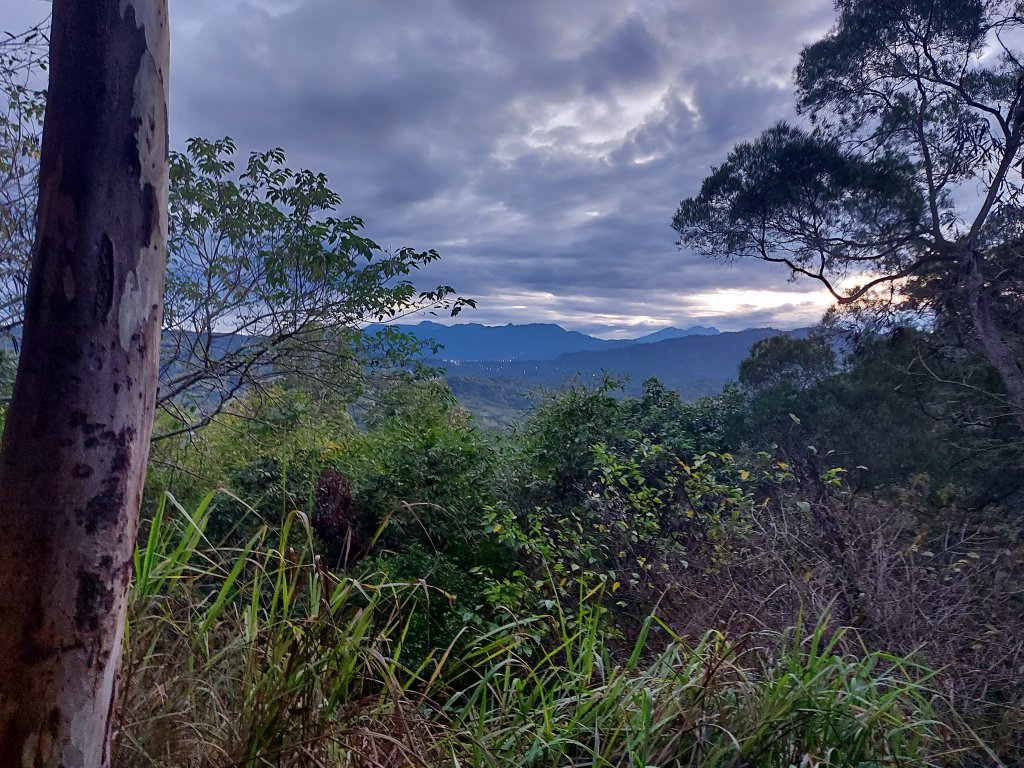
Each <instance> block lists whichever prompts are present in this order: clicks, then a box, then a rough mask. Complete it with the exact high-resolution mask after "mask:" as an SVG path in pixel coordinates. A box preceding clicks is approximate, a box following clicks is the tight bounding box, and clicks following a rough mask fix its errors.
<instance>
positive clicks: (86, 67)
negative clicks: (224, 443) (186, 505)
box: [0, 0, 169, 768]
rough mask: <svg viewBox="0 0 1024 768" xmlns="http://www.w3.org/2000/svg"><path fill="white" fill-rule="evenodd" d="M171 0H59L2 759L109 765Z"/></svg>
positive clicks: (15, 490)
mask: <svg viewBox="0 0 1024 768" xmlns="http://www.w3.org/2000/svg"><path fill="white" fill-rule="evenodd" d="M168 40H169V34H168V21H167V0H118V1H117V2H115V1H114V0H54V3H53V28H52V33H51V58H50V88H49V95H48V104H47V110H46V118H45V121H44V128H43V147H42V158H41V161H40V162H41V170H40V194H39V213H38V223H37V231H36V242H35V248H34V251H33V263H32V272H31V277H30V281H29V289H28V300H27V305H26V312H25V325H24V336H23V344H22V351H21V358H20V361H19V366H18V377H17V380H16V383H15V388H14V396H13V399H12V401H11V405H10V409H9V412H8V417H7V427H6V430H5V432H4V437H3V444H2V447H0V765H4V766H7V765H11V766H65V767H66V768H78V767H81V768H101V767H103V766H107V765H109V762H110V749H109V744H110V726H111V718H112V713H113V706H114V701H115V699H116V695H117V676H118V668H119V664H120V657H121V644H122V635H123V631H124V628H123V625H124V615H125V601H126V594H127V590H128V584H129V580H130V577H131V555H132V549H133V546H134V544H135V536H136V529H137V524H138V511H139V504H140V502H141V494H142V487H143V479H144V473H145V466H146V459H147V455H148V450H149V437H150V432H151V429H152V418H153V405H154V399H155V394H156V375H157V362H158V354H159V344H160V325H161V303H162V294H163V276H164V269H165V264H166V233H167V151H168V147H167V77H168V62H169V43H168Z"/></svg>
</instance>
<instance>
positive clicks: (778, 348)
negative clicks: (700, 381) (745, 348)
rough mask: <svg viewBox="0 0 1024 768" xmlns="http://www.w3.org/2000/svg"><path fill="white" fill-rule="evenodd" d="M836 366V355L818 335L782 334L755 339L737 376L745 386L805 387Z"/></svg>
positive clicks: (768, 387) (803, 388)
mask: <svg viewBox="0 0 1024 768" xmlns="http://www.w3.org/2000/svg"><path fill="white" fill-rule="evenodd" d="M835 370H836V355H835V352H833V351H832V347H831V346H829V343H828V340H827V339H825V338H824V337H822V336H820V335H814V336H811V337H809V338H806V339H794V338H791V337H789V336H786V335H784V334H779V335H778V336H771V337H769V338H767V339H764V340H762V341H759V342H757V344H755V345H754V346H753V348H752V349H751V350H750V355H749V356H748V357H747V358H746V359H745V360H744V361H743V362H742V363H740V372H739V380H740V384H742V385H743V386H744V387H746V388H747V389H751V390H754V391H763V390H766V389H771V388H776V387H785V388H787V389H791V390H798V391H799V390H805V389H807V388H809V387H812V386H814V385H815V384H816V383H818V382H819V381H821V380H822V379H824V378H826V377H827V376H829V375H830V374H832V373H835Z"/></svg>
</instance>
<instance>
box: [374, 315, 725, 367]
mask: <svg viewBox="0 0 1024 768" xmlns="http://www.w3.org/2000/svg"><path fill="white" fill-rule="evenodd" d="M380 327H382V326H370V327H369V328H367V331H368V332H370V333H374V332H376V330H377V329H378V328H380ZM394 327H396V328H398V329H399V330H402V331H404V332H406V333H409V334H412V335H413V336H415V337H416V338H418V339H422V340H424V341H426V340H433V341H436V342H437V343H438V344H440V345H441V347H442V350H441V351H440V352H439V353H438V354H437V356H436V357H437V358H438V359H439V360H452V361H458V362H489V361H514V360H555V359H557V358H558V357H560V356H561V355H565V354H569V353H573V352H598V351H605V350H611V349H617V348H622V347H629V346H633V345H636V344H648V343H652V342H657V341H662V340H665V339H674V338H686V337H689V336H710V335H717V334H718V333H719V331H718V330H717V329H716V328H709V327H706V326H703V325H698V326H694V327H693V328H664V329H662V330H660V331H655V332H654V333H650V334H647V335H646V336H641V337H639V338H636V339H599V338H596V337H594V336H588V335H587V334H585V333H580V332H579V331H567V330H566V329H564V328H562V327H561V326H560V325H555V324H554V323H528V324H525V325H513V324H511V323H510V324H508V325H481V324H480V323H456V324H454V325H442V324H441V323H435V322H431V321H429V320H427V321H424V322H422V323H418V324H416V325H397V326H394Z"/></svg>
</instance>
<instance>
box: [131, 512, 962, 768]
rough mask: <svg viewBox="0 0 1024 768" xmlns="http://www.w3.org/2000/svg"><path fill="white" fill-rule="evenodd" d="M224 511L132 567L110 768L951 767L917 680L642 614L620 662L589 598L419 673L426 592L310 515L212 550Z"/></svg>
mask: <svg viewBox="0 0 1024 768" xmlns="http://www.w3.org/2000/svg"><path fill="white" fill-rule="evenodd" d="M213 500H214V497H213V495H210V496H208V497H207V498H206V499H204V500H203V502H202V504H200V505H199V507H198V508H197V509H196V510H194V511H192V512H189V511H187V510H185V509H183V508H181V507H180V506H179V505H177V504H176V503H175V502H174V500H173V499H171V498H170V497H168V498H167V499H166V500H165V501H164V503H163V504H161V506H160V508H159V509H158V510H157V512H156V514H155V516H154V519H153V521H152V524H151V525H150V527H149V533H148V538H147V540H146V541H145V542H144V544H142V545H140V547H139V551H138V554H137V556H136V559H135V571H136V578H135V583H134V586H133V590H132V602H131V608H130V619H129V631H128V634H127V640H126V643H127V647H126V657H125V658H126V660H125V674H124V682H123V685H122V692H121V701H120V708H119V723H118V727H117V731H116V735H115V746H116V750H117V753H116V760H115V763H116V764H117V765H125V766H154V765H159V766H245V768H256V767H257V766H338V767H339V768H341V767H347V766H373V765H381V766H448V765H457V766H481V767H483V766H513V765H514V766H552V768H554V767H555V766H558V767H559V768H561V767H563V766H588V767H589V766H609V767H610V766H635V767H636V768H647V767H649V766H660V767H663V768H667V767H669V766H737V767H738V766H768V767H770V766H780V767H783V768H785V767H788V766H800V767H801V768H803V767H804V766H807V767H810V766H878V765H900V766H924V765H932V764H939V763H940V762H941V759H942V743H943V742H942V739H941V738H940V736H941V734H942V728H943V727H942V726H941V725H940V724H939V723H937V722H936V721H935V719H934V717H933V715H932V714H931V709H930V706H929V697H930V694H929V692H928V690H927V688H926V684H927V677H928V675H927V673H926V672H925V670H922V669H920V668H918V667H916V666H914V665H912V664H910V663H909V662H907V661H906V660H903V659H900V658H896V657H894V656H889V655H887V654H882V653H873V652H869V651H867V650H865V651H864V652H863V653H862V654H859V655H857V656H856V657H850V656H847V655H844V654H842V653H840V652H839V651H838V650H837V649H838V641H839V635H838V634H833V635H831V636H829V635H828V634H827V632H826V629H825V627H824V625H822V626H819V627H817V628H814V629H813V630H812V631H810V632H809V633H807V634H805V633H803V632H801V631H800V630H798V629H794V630H792V631H791V632H789V633H787V634H785V635H782V636H779V635H773V634H768V633H761V634H748V635H745V636H742V637H738V638H727V637H725V636H723V635H722V634H720V633H718V632H714V631H710V632H708V633H707V634H706V635H705V636H704V637H703V638H702V639H701V640H700V641H699V642H696V643H694V644H687V643H684V642H682V641H681V640H680V639H678V638H674V639H670V641H669V642H668V643H667V647H666V648H663V649H662V650H661V652H655V650H654V647H653V646H654V645H655V642H654V640H653V639H652V638H653V637H654V636H655V634H657V636H658V637H659V638H664V637H665V633H666V632H667V628H666V627H665V626H664V625H662V624H660V622H659V621H658V619H657V617H655V616H652V617H650V618H649V619H648V620H647V621H646V622H645V623H644V625H643V627H642V628H641V631H640V632H639V634H638V636H637V637H636V638H635V642H634V644H633V645H632V647H631V648H627V649H626V650H625V652H618V653H612V651H611V650H609V648H610V645H609V644H608V643H607V642H606V637H605V633H604V631H603V629H602V622H601V619H600V613H599V609H598V608H597V605H598V601H597V600H596V599H594V598H595V596H594V595H591V596H590V598H586V597H584V598H582V599H581V600H580V602H579V604H578V605H575V606H573V607H572V611H571V612H568V611H567V610H564V609H562V608H560V607H559V606H554V607H553V608H552V611H551V613H550V615H545V616H532V617H522V618H520V617H512V616H510V617H509V619H508V621H507V623H505V624H504V625H503V626H499V627H497V628H494V629H491V630H489V631H486V632H484V631H481V630H475V629H474V630H470V629H467V630H466V632H465V633H464V634H463V635H462V636H461V637H460V638H459V639H458V641H457V644H455V645H453V646H452V647H449V648H439V649H437V650H436V651H435V652H434V653H433V654H432V655H430V656H428V658H427V660H426V661H425V662H424V663H422V664H420V665H419V666H418V667H417V668H416V669H410V668H407V667H406V666H404V665H403V663H402V661H403V660H402V639H403V637H404V634H405V632H406V630H407V629H408V622H407V617H408V615H409V613H410V612H409V611H406V610H404V608H405V605H406V602H407V601H408V600H409V599H410V598H411V597H412V596H413V595H414V594H415V591H416V590H422V589H429V588H428V587H424V586H423V585H422V584H413V585H404V584H387V583H385V584H369V583H365V582H360V581H356V580H353V579H351V578H347V577H344V576H340V575H337V574H332V573H330V572H329V571H328V569H327V568H326V567H325V565H324V563H323V561H322V560H321V559H320V558H318V557H316V556H315V555H314V554H313V543H312V540H311V537H310V533H309V528H308V525H307V524H306V520H305V519H304V517H303V516H302V515H301V514H300V513H291V514H289V515H287V516H286V518H285V520H284V522H283V523H282V525H281V527H280V529H279V530H275V531H274V532H273V536H271V535H270V531H268V530H267V529H266V528H264V529H261V530H260V531H258V532H257V533H256V534H255V535H254V536H253V537H252V539H251V540H250V541H249V542H248V543H247V544H246V545H245V546H243V547H240V548H236V549H232V550H227V549H224V548H218V547H216V546H214V545H213V544H212V543H211V542H209V541H207V540H206V537H205V527H206V522H207V520H208V519H209V513H210V508H211V503H212V502H213ZM272 542H273V543H272ZM655 629H657V630H658V632H657V633H656V632H655ZM471 632H476V633H477V634H475V635H472V634H470V633H471ZM658 642H659V643H660V644H661V645H666V643H665V642H664V640H659V641H658Z"/></svg>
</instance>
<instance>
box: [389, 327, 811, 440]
mask: <svg viewBox="0 0 1024 768" xmlns="http://www.w3.org/2000/svg"><path fill="white" fill-rule="evenodd" d="M399 327H400V328H401V330H403V331H406V332H408V333H411V334H413V335H414V336H416V337H418V338H420V339H423V340H431V341H433V342H435V343H436V344H437V345H438V351H437V353H436V355H435V356H434V358H433V359H432V360H431V362H432V363H434V364H436V365H438V366H439V367H442V368H444V369H445V371H446V372H447V377H448V382H449V384H450V386H451V388H452V391H453V392H454V393H455V395H456V396H457V397H458V398H459V399H460V400H461V401H462V402H463V403H464V404H465V405H466V406H467V407H468V408H469V409H470V410H471V411H473V412H475V413H476V414H478V415H479V416H482V417H483V419H484V421H488V422H494V423H497V424H501V423H507V422H508V421H509V416H510V415H517V414H519V413H521V412H522V411H524V410H525V409H526V408H528V407H529V405H530V403H531V402H533V401H534V398H535V396H536V393H537V392H538V391H540V390H543V389H549V388H553V387H557V386H560V385H562V384H565V383H567V382H572V381H579V382H583V383H592V382H594V381H597V380H600V379H602V378H603V377H605V376H610V377H612V378H613V379H616V380H618V381H620V382H622V384H623V388H624V389H625V391H626V392H630V393H635V392H638V391H639V390H640V388H641V386H642V384H643V382H644V381H645V380H647V379H649V378H651V377H657V378H658V379H659V380H660V381H661V382H662V383H663V384H665V385H666V386H667V387H670V388H671V389H675V390H677V391H678V392H680V393H681V394H682V395H683V396H684V397H686V398H687V399H695V398H697V397H700V396H701V395H709V394H714V393H716V392H718V391H720V390H721V388H722V386H723V385H724V384H725V383H726V382H727V381H729V380H731V379H735V378H736V375H737V373H738V371H739V365H740V362H741V361H742V360H743V359H744V358H745V357H746V356H747V355H748V354H749V352H750V349H751V347H753V346H754V344H756V343H757V342H758V341H760V340H762V339H765V338H768V337H769V336H775V335H777V334H780V333H787V334H789V335H793V336H799V337H803V336H806V335H807V333H808V329H806V328H801V329H797V330H794V331H781V330H778V329H776V328H748V329H746V330H743V331H735V332H721V331H718V330H717V329H715V328H708V327H705V326H695V327H692V328H666V329H664V330H661V331H657V332H655V333H651V334H648V335H646V336H641V337H639V338H636V339H599V338H596V337H593V336H588V335H586V334H583V333H579V332H577V331H567V330H565V329H564V328H562V327H560V326H558V325H553V324H549V323H532V324H529V325H503V326H486V325H480V324H477V323H460V324H455V325H450V326H446V325H442V324H440V323H434V322H424V323H419V324H418V325H404V326H399ZM371 331H372V329H371Z"/></svg>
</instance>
